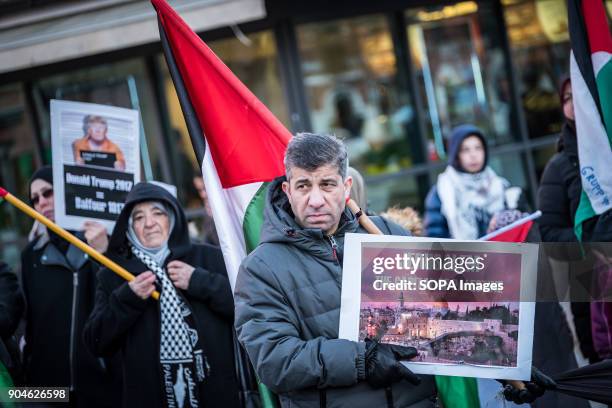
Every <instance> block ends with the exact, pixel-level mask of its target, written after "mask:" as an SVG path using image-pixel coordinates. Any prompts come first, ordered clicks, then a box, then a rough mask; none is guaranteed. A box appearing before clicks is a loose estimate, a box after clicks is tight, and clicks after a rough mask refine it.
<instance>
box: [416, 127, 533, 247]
mask: <svg viewBox="0 0 612 408" xmlns="http://www.w3.org/2000/svg"><path fill="white" fill-rule="evenodd" d="M520 198H521V189H520V187H511V186H510V182H509V181H508V180H506V179H505V178H503V177H500V176H499V175H497V174H496V173H495V171H494V170H493V169H492V168H491V167H489V166H488V149H487V141H486V139H485V136H484V134H483V132H482V130H480V129H479V128H477V127H476V126H474V125H469V124H466V125H460V126H457V127H456V128H455V129H453V131H452V134H451V137H450V142H449V148H448V166H447V167H446V169H445V170H444V172H443V173H441V174H440V175H439V176H438V180H437V182H436V184H435V185H433V186H432V188H431V190H430V191H429V193H428V194H427V198H426V199H425V233H426V236H428V237H436V238H455V239H466V240H467V239H477V238H479V237H481V236H483V235H485V234H486V233H487V228H488V226H489V223H490V221H491V218H492V216H493V215H494V214H495V213H497V212H499V211H501V210H504V209H514V208H517V207H518V206H519V201H520Z"/></svg>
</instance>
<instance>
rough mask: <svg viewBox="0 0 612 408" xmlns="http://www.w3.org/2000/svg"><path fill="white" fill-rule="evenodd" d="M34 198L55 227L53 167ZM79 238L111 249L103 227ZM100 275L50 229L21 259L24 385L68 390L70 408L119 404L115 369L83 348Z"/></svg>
mask: <svg viewBox="0 0 612 408" xmlns="http://www.w3.org/2000/svg"><path fill="white" fill-rule="evenodd" d="M29 194H30V202H31V204H32V206H33V207H34V209H35V210H36V211H37V212H39V213H41V214H42V215H44V216H45V217H47V218H49V219H50V220H51V221H54V220H55V215H54V195H53V171H52V168H51V167H50V166H45V167H42V168H40V169H38V170H37V171H36V172H35V173H34V174H33V175H32V178H31V179H30V183H29ZM75 235H76V236H77V237H78V238H79V239H81V240H83V241H85V242H87V244H89V245H90V246H91V247H93V248H94V249H96V250H97V251H99V252H102V253H103V252H105V251H106V249H107V247H108V236H107V235H106V228H104V226H103V225H102V224H100V223H98V222H95V221H86V222H85V224H84V229H83V231H78V232H75ZM98 269H99V267H98V264H97V263H95V262H93V261H92V260H91V259H89V257H88V256H87V255H86V254H85V253H83V252H82V251H81V250H80V249H78V248H77V247H75V246H73V245H71V244H69V243H68V242H67V241H65V240H64V239H62V238H61V237H60V236H59V235H57V234H55V233H54V232H52V231H50V230H48V229H47V228H44V232H43V233H42V234H39V235H38V236H35V237H34V238H33V240H32V241H31V242H30V243H29V244H28V245H27V246H26V247H25V249H24V250H23V252H22V255H21V274H22V282H23V292H24V295H25V301H26V314H25V319H26V322H25V348H24V351H23V354H24V357H23V364H24V384H25V385H27V386H32V387H69V389H70V392H71V395H70V404H71V406H78V407H113V406H116V404H117V403H118V401H119V400H120V392H119V384H120V381H119V380H120V374H119V372H118V371H116V368H117V366H116V364H114V363H113V362H112V361H105V360H103V359H98V358H95V357H94V356H93V355H92V354H91V353H90V352H89V351H88V350H87V348H86V347H85V344H84V342H83V336H82V332H83V326H84V324H85V321H86V319H87V317H88V316H89V313H90V312H91V310H92V309H93V304H94V295H95V284H96V273H97V272H98Z"/></svg>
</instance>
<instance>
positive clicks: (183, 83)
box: [152, 0, 291, 287]
mask: <svg viewBox="0 0 612 408" xmlns="http://www.w3.org/2000/svg"><path fill="white" fill-rule="evenodd" d="M152 3H153V5H154V7H155V8H156V9H157V13H158V17H159V23H160V35H161V37H162V45H163V47H164V55H165V56H166V61H167V63H168V67H169V69H170V73H171V75H172V79H173V81H174V85H175V87H176V90H177V93H178V95H179V100H180V102H181V108H182V109H183V113H184V114H185V119H186V122H187V127H188V129H189V133H190V135H191V139H192V142H193V144H194V148H195V150H196V156H197V157H198V160H201V163H202V174H203V176H204V182H205V184H206V190H207V192H208V197H209V201H210V206H211V209H212V211H213V217H214V219H215V221H217V222H216V223H215V224H216V228H217V232H218V235H219V241H220V243H221V249H222V250H223V256H224V258H225V263H226V266H227V272H228V274H229V277H230V282H231V284H232V287H233V286H234V284H235V282H236V276H237V274H238V267H239V266H240V262H241V261H242V259H243V258H244V257H245V256H246V255H247V253H248V252H249V251H250V250H252V249H253V248H254V247H255V246H256V245H257V243H258V239H259V231H260V229H261V223H262V220H263V218H262V209H263V200H264V198H265V190H266V186H267V184H266V182H268V181H271V180H273V179H274V178H276V177H278V176H281V175H283V174H284V173H285V171H284V165H283V157H284V153H285V148H286V145H287V143H288V142H289V139H290V138H291V133H289V131H288V130H287V129H286V128H285V127H284V126H283V125H282V124H281V123H280V121H279V120H278V119H276V117H275V116H274V115H273V114H272V113H271V112H270V111H269V110H268V108H266V106H265V105H264V104H263V103H261V102H260V101H259V99H257V97H255V95H253V94H252V93H251V91H250V90H249V89H248V88H247V87H246V86H245V85H244V84H243V83H242V82H241V81H240V80H239V79H238V78H237V77H236V76H235V75H234V74H233V73H232V72H231V71H230V69H229V68H228V67H227V66H226V65H225V64H224V63H223V62H222V61H221V60H220V59H219V58H218V57H217V56H216V55H215V54H214V53H213V51H212V50H211V49H210V48H209V47H208V46H207V45H206V44H205V43H204V42H203V41H202V40H201V39H200V37H198V36H197V35H196V34H195V33H194V32H193V31H192V30H191V28H189V26H187V24H186V23H185V22H184V21H183V20H182V19H181V17H180V16H179V15H178V14H177V13H176V12H175V11H174V10H173V9H172V8H171V7H170V6H169V5H168V3H166V1H164V0H152Z"/></svg>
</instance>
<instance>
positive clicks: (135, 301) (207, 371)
mask: <svg viewBox="0 0 612 408" xmlns="http://www.w3.org/2000/svg"><path fill="white" fill-rule="evenodd" d="M107 255H108V256H109V257H111V259H113V260H114V261H115V262H117V263H119V264H120V265H121V266H123V267H124V268H126V269H127V270H129V271H130V272H132V273H133V274H135V275H136V278H135V279H134V280H133V281H131V282H129V283H128V282H125V281H124V280H123V279H121V278H120V277H118V276H117V275H115V274H114V273H113V272H111V271H110V270H108V269H103V270H102V271H101V272H100V274H99V276H98V279H99V283H98V290H97V295H96V305H95V308H94V311H93V313H92V314H91V316H90V319H89V321H88V324H87V327H86V330H85V339H86V342H87V344H88V345H89V346H90V348H91V349H92V351H93V352H94V353H95V354H97V355H100V356H108V355H113V354H115V353H118V352H119V353H120V358H121V361H122V366H123V373H124V379H123V406H129V407H132V406H147V407H196V406H202V407H224V408H231V407H237V406H239V400H238V386H237V380H236V373H235V368H234V352H233V341H232V323H233V317H234V303H233V297H232V293H231V289H230V284H229V280H228V278H227V273H226V271H225V266H224V262H223V257H222V255H221V251H220V250H219V249H218V248H215V247H212V246H209V245H194V244H192V243H191V242H190V240H189V234H188V230H187V222H186V220H185V214H184V212H183V210H182V209H181V207H180V206H179V204H178V202H177V200H176V199H175V198H174V197H173V196H172V195H171V194H170V193H168V192H167V191H166V190H164V189H163V188H161V187H159V186H157V185H154V184H151V183H139V184H137V185H136V186H135V187H134V188H133V189H132V191H131V192H130V193H129V195H128V197H127V201H126V204H125V207H124V208H123V210H122V212H121V214H120V215H119V218H118V219H117V223H116V225H115V229H114V230H113V234H112V236H111V240H110V244H109V250H108V253H107ZM154 290H158V291H160V292H161V296H160V299H159V301H156V300H154V299H152V298H151V294H152V292H153V291H154Z"/></svg>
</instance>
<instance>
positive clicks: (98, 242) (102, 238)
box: [83, 221, 108, 253]
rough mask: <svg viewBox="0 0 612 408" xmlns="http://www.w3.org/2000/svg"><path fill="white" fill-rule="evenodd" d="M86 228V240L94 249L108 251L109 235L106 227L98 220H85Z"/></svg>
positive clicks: (84, 225)
mask: <svg viewBox="0 0 612 408" xmlns="http://www.w3.org/2000/svg"><path fill="white" fill-rule="evenodd" d="M83 229H84V230H85V240H86V241H87V243H88V244H89V246H91V247H92V248H93V249H95V250H96V251H98V252H100V253H104V252H106V250H107V249H108V235H106V227H105V226H104V225H102V224H101V223H99V222H96V221H85V222H84V223H83Z"/></svg>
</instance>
